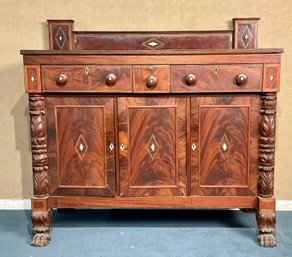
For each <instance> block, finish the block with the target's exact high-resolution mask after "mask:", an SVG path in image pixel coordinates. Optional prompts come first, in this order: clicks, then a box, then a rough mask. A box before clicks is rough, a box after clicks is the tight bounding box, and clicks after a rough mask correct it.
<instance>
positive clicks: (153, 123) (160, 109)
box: [118, 97, 186, 196]
mask: <svg viewBox="0 0 292 257" xmlns="http://www.w3.org/2000/svg"><path fill="white" fill-rule="evenodd" d="M118 114H119V156H120V158H119V166H120V192H121V195H122V196H160V195H163V196H164V195H168V196H172V195H185V194H186V100H185V99H184V98H153V97H147V98H119V99H118Z"/></svg>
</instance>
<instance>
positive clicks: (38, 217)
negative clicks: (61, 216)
mask: <svg viewBox="0 0 292 257" xmlns="http://www.w3.org/2000/svg"><path fill="white" fill-rule="evenodd" d="M29 106H30V112H29V113H30V126H31V149H32V166H33V188H34V196H35V197H36V198H34V199H32V226H33V232H34V235H33V239H32V245H33V246H45V245H48V243H49V241H50V222H51V216H52V213H51V210H50V209H49V208H48V204H47V197H48V194H49V174H48V155H47V127H46V112H45V98H44V97H43V96H42V95H40V94H30V95H29Z"/></svg>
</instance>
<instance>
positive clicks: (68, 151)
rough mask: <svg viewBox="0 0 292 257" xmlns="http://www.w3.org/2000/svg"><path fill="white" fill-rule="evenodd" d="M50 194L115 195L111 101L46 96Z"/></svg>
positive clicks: (112, 102) (106, 99)
mask: <svg viewBox="0 0 292 257" xmlns="http://www.w3.org/2000/svg"><path fill="white" fill-rule="evenodd" d="M46 105H47V117H48V118H47V122H48V138H49V140H48V153H49V172H50V177H51V189H50V191H51V194H53V195H81V196H83V195H84V196H114V195H115V163H114V160H115V155H114V149H113V148H114V112H113V108H114V100H113V99H112V98H94V97H91V96H84V97H70V96H66V97H54V96H48V97H46Z"/></svg>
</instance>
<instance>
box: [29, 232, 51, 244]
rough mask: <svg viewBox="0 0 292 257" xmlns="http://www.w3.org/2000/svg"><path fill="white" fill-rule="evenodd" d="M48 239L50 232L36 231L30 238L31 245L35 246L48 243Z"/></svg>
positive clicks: (49, 238)
mask: <svg viewBox="0 0 292 257" xmlns="http://www.w3.org/2000/svg"><path fill="white" fill-rule="evenodd" d="M50 240H51V235H50V232H44V233H36V234H35V235H34V236H33V238H32V242H31V245H32V246H36V247H42V246H46V245H48V244H49V242H50Z"/></svg>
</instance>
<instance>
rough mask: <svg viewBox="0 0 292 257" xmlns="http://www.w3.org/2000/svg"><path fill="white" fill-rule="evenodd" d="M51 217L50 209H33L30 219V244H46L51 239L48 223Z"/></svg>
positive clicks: (39, 245) (38, 245)
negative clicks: (31, 236) (31, 231)
mask: <svg viewBox="0 0 292 257" xmlns="http://www.w3.org/2000/svg"><path fill="white" fill-rule="evenodd" d="M51 219H52V211H51V210H48V211H33V212H32V216H31V220H32V228H33V232H34V235H33V238H32V243H31V245H32V246H37V247H41V246H46V245H48V244H49V242H50V240H51V235H50V223H51Z"/></svg>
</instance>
